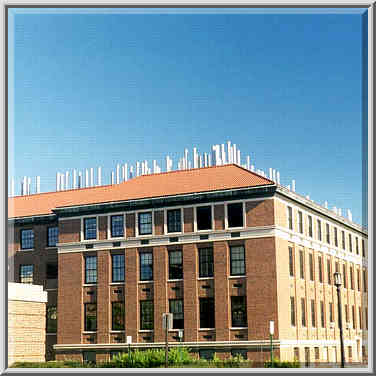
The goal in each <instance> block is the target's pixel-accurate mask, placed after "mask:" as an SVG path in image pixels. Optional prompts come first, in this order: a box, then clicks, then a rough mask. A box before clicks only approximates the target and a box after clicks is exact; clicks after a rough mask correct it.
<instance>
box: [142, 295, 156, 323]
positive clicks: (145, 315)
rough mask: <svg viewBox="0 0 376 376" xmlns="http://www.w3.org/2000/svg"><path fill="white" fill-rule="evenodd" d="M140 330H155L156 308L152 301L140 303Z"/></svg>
mask: <svg viewBox="0 0 376 376" xmlns="http://www.w3.org/2000/svg"><path fill="white" fill-rule="evenodd" d="M140 322H141V323H140V329H141V330H153V329H154V306H153V301H152V300H141V301H140Z"/></svg>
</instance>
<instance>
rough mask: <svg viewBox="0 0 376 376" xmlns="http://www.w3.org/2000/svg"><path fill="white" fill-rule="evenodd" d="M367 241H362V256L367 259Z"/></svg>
mask: <svg viewBox="0 0 376 376" xmlns="http://www.w3.org/2000/svg"><path fill="white" fill-rule="evenodd" d="M365 246H366V245H365V241H364V239H362V256H363V257H366V248H365Z"/></svg>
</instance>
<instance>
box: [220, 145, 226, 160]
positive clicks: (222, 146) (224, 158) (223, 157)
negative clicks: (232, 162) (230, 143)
mask: <svg viewBox="0 0 376 376" xmlns="http://www.w3.org/2000/svg"><path fill="white" fill-rule="evenodd" d="M221 154H222V155H221V158H222V164H224V165H225V164H226V151H225V144H222V145H221Z"/></svg>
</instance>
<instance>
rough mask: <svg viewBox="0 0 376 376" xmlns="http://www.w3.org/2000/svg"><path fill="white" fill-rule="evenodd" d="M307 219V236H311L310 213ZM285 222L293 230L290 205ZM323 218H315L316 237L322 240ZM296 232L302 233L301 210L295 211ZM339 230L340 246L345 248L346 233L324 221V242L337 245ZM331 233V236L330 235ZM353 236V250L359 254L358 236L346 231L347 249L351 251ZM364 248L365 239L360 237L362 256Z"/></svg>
mask: <svg viewBox="0 0 376 376" xmlns="http://www.w3.org/2000/svg"><path fill="white" fill-rule="evenodd" d="M307 221H308V231H307V233H308V236H309V237H311V238H313V227H314V221H313V217H312V215H309V214H307ZM287 223H288V228H289V229H290V230H294V221H293V208H292V207H291V206H288V207H287ZM322 223H323V220H321V219H318V218H316V239H317V240H319V241H323V228H322ZM297 224H298V226H297V229H296V230H297V232H299V233H300V234H304V218H303V212H302V211H301V210H298V211H297ZM331 228H332V229H333V234H331ZM339 232H341V246H342V249H343V250H346V233H345V231H344V230H341V231H339V230H338V228H337V227H336V226H334V225H330V224H329V223H325V242H326V243H327V244H329V245H330V244H331V245H334V246H335V247H339ZM332 235H333V237H332ZM353 238H354V239H355V252H356V254H357V255H359V252H360V250H359V247H360V241H359V237H357V236H355V235H353V234H351V233H348V234H347V240H348V250H349V251H350V252H353V245H354V243H353ZM365 254H366V250H365V240H364V239H362V256H363V257H365Z"/></svg>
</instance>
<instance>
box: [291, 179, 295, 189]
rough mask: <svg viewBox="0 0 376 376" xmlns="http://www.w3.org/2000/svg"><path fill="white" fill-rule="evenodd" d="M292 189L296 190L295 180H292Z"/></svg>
mask: <svg viewBox="0 0 376 376" xmlns="http://www.w3.org/2000/svg"><path fill="white" fill-rule="evenodd" d="M292 191H293V192H295V180H293V181H292Z"/></svg>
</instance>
